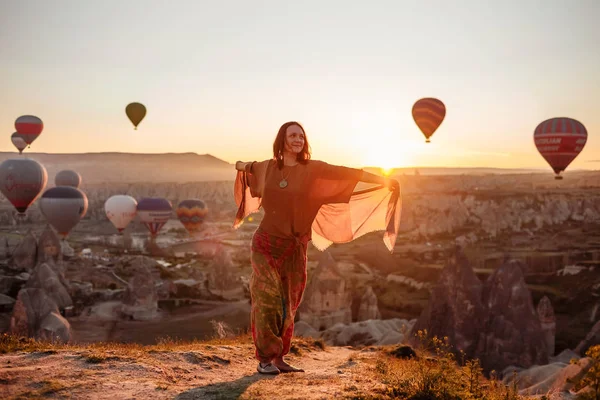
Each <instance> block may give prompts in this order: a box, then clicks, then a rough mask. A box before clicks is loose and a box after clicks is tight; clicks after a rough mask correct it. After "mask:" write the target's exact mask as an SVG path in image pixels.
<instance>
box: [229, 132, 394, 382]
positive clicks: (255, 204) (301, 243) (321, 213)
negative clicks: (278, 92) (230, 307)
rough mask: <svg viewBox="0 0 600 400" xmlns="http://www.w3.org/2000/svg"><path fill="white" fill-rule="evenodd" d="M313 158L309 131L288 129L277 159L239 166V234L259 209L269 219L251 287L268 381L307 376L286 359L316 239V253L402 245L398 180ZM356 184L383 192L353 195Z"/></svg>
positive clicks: (255, 332)
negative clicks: (374, 234) (370, 237)
mask: <svg viewBox="0 0 600 400" xmlns="http://www.w3.org/2000/svg"><path fill="white" fill-rule="evenodd" d="M310 156H311V155H310V146H309V144H308V140H307V138H306V133H305V131H304V128H303V127H302V126H301V125H300V124H299V123H298V122H286V123H285V124H283V125H282V126H281V128H280V129H279V132H278V133H277V137H276V138H275V141H274V143H273V159H270V160H266V161H262V162H241V161H238V162H237V163H236V169H237V170H238V171H239V172H238V175H237V179H236V184H235V198H236V203H237V205H238V213H237V216H236V221H235V223H234V227H236V228H237V227H239V226H240V225H241V224H242V222H243V219H244V218H245V217H246V216H247V215H249V214H250V213H252V212H256V211H258V209H259V208H260V207H261V206H262V208H263V209H264V212H265V213H264V218H263V220H262V222H261V224H260V226H259V228H258V229H257V230H256V232H255V233H254V236H253V239H252V253H251V260H252V277H251V280H250V292H251V297H252V310H251V328H252V338H253V340H254V345H255V348H256V358H257V359H258V360H259V364H258V367H257V370H258V372H260V373H263V374H279V373H280V372H303V370H302V369H300V368H296V367H294V366H292V365H290V364H288V363H287V362H286V361H285V360H284V359H283V357H284V356H285V355H286V354H288V352H289V350H290V344H291V339H292V335H293V332H294V317H295V314H296V310H297V309H298V306H299V305H300V301H301V300H302V295H303V293H304V288H305V285H306V250H307V243H308V241H309V240H311V239H312V240H313V244H315V238H317V237H318V239H319V245H317V247H320V248H321V249H323V248H324V247H327V246H328V245H329V244H331V243H344V242H348V241H350V240H353V239H354V238H356V237H358V236H361V235H363V234H364V233H367V232H369V231H373V230H386V240H387V242H386V244H387V245H388V248H389V249H390V251H391V250H392V249H393V243H394V242H395V239H396V234H397V226H398V223H399V218H400V210H399V198H400V195H399V184H398V182H397V181H396V180H391V179H387V178H383V177H381V176H378V175H374V174H370V173H368V172H365V171H362V170H360V169H354V168H347V167H342V166H335V165H330V164H327V163H325V162H322V161H315V160H311V159H310ZM358 182H366V183H374V184H380V185H381V186H378V187H377V188H374V189H370V190H366V191H362V192H357V193H353V192H354V188H355V186H356V185H357V183H358ZM353 196H356V197H355V198H354V199H353ZM351 200H352V202H351ZM350 203H352V205H350ZM351 217H352V218H351Z"/></svg>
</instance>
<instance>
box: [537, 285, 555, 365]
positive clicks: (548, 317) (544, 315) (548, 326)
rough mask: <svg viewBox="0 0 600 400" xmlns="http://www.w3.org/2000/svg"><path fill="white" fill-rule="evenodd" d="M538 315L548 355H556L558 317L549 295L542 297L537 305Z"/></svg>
mask: <svg viewBox="0 0 600 400" xmlns="http://www.w3.org/2000/svg"><path fill="white" fill-rule="evenodd" d="M537 315H538V318H539V319H540V325H541V327H542V334H543V338H544V342H545V343H546V348H547V349H548V356H549V357H552V356H553V355H554V342H555V339H556V317H555V316H554V308H552V303H550V299H549V298H548V296H544V297H542V299H541V300H540V302H539V303H538V306H537Z"/></svg>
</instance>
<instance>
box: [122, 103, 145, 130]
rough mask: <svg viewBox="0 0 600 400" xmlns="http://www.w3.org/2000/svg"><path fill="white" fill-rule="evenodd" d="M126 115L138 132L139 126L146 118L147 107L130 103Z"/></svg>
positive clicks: (126, 108)
mask: <svg viewBox="0 0 600 400" xmlns="http://www.w3.org/2000/svg"><path fill="white" fill-rule="evenodd" d="M125 114H127V117H128V118H129V120H130V121H131V123H132V124H133V126H134V127H135V129H136V130H137V126H138V125H139V124H140V122H142V120H143V119H144V117H145V116H146V107H145V106H144V105H143V104H141V103H130V104H128V105H127V107H125Z"/></svg>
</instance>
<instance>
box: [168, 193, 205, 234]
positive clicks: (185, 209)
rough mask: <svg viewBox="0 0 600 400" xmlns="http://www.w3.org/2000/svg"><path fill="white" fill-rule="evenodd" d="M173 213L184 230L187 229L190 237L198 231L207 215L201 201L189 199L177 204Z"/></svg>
mask: <svg viewBox="0 0 600 400" xmlns="http://www.w3.org/2000/svg"><path fill="white" fill-rule="evenodd" d="M175 212H176V213H177V218H179V221H180V222H181V223H182V224H183V226H184V227H185V229H187V231H188V232H189V233H190V235H194V234H195V233H198V232H199V231H200V228H201V226H202V224H203V223H204V218H205V217H206V214H207V213H208V208H207V207H206V204H204V202H203V201H202V200H199V199H189V200H183V201H182V202H181V203H179V205H177V209H176V210H175Z"/></svg>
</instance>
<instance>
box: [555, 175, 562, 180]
mask: <svg viewBox="0 0 600 400" xmlns="http://www.w3.org/2000/svg"><path fill="white" fill-rule="evenodd" d="M554 179H556V180H557V181H560V180H562V179H563V177H562V176H560V175H557V176H555V177H554Z"/></svg>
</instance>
